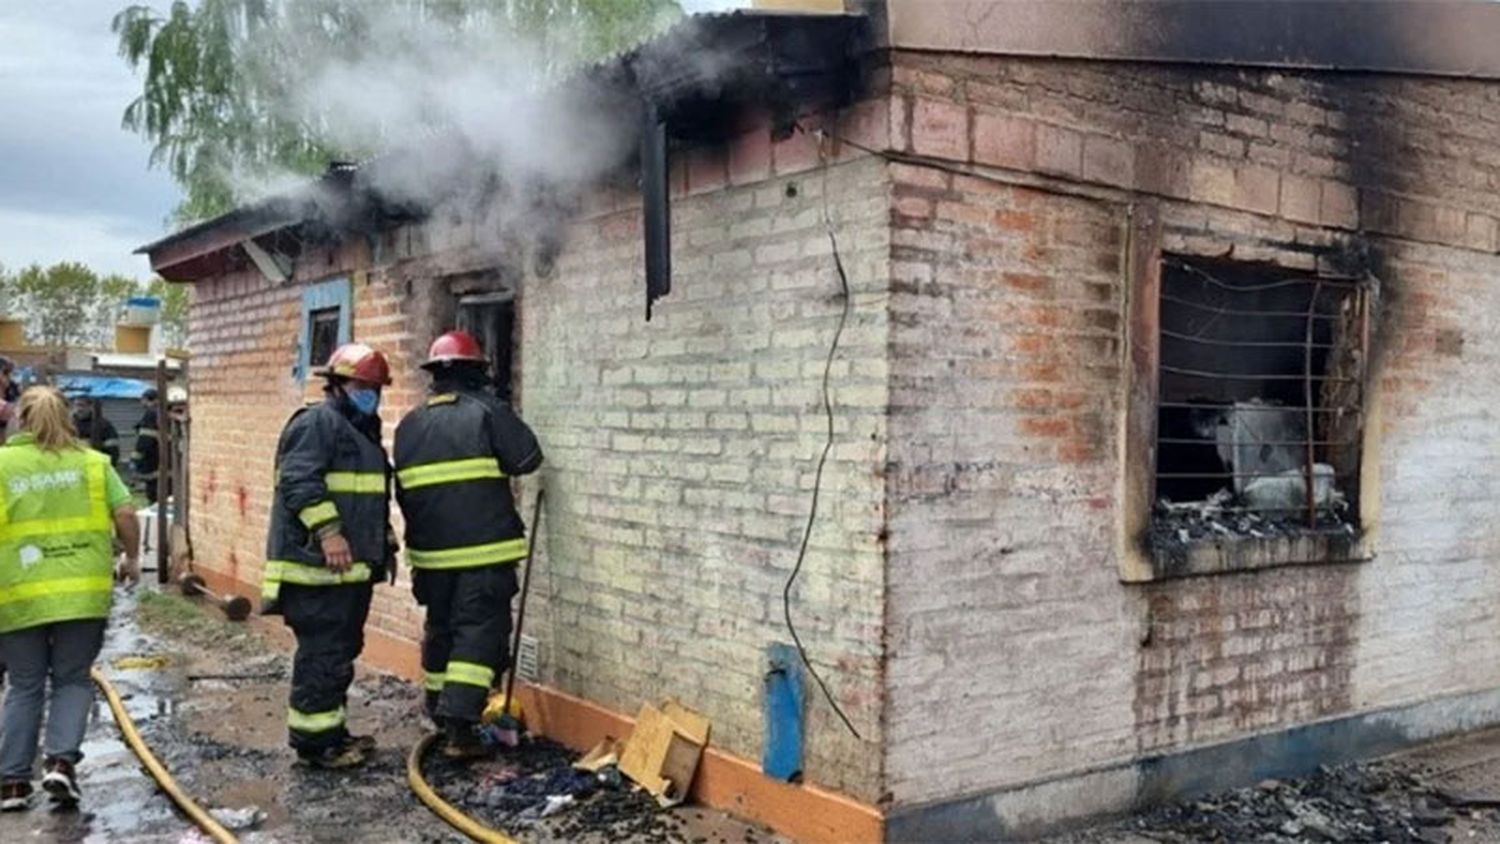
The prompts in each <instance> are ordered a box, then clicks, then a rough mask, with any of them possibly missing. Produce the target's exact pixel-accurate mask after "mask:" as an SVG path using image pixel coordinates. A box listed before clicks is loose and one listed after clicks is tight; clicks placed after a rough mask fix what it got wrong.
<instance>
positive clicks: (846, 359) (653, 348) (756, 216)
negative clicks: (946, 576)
mask: <svg viewBox="0 0 1500 844" xmlns="http://www.w3.org/2000/svg"><path fill="white" fill-rule="evenodd" d="M776 156H777V157H776V159H775V161H776V162H777V164H778V166H777V168H776V169H777V170H778V171H784V170H787V169H790V170H793V171H794V172H795V171H805V170H806V169H807V167H808V166H810V165H811V164H812V163H813V161H815V159H814V158H810V157H809V156H808V155H807V154H806V150H805V149H804V150H797V149H795V148H792V147H788V146H783V147H778V149H777V152H776ZM771 165H772V161H771V148H770V145H769V144H768V143H767V142H766V138H765V137H764V136H763V135H757V136H755V137H751V138H745V139H741V141H740V142H738V143H736V144H735V145H734V146H733V147H732V148H731V149H730V151H729V155H727V156H725V155H723V154H722V151H721V152H720V153H719V154H715V153H714V152H712V151H706V152H701V153H697V154H695V155H693V156H692V157H690V158H689V159H688V160H687V161H686V162H685V163H684V168H685V172H681V173H679V180H680V181H681V180H684V179H685V180H686V181H687V185H686V186H685V187H686V193H687V195H683V196H680V197H679V200H678V202H677V204H676V206H675V208H674V212H673V218H674V220H673V238H674V242H675V243H676V248H675V266H674V279H673V291H672V294H671V295H670V296H668V297H667V298H665V299H663V300H661V301H660V302H658V303H657V305H656V313H655V316H654V318H653V320H652V322H651V323H649V324H647V323H646V322H644V320H643V313H642V311H643V305H644V289H643V285H642V283H641V280H640V266H641V261H642V255H641V243H642V238H641V228H640V210H639V208H638V207H635V206H633V205H632V204H630V202H629V201H628V200H626V201H622V202H620V203H618V204H616V205H615V207H613V208H612V209H608V208H601V209H598V210H596V212H595V213H594V214H593V216H591V218H590V219H588V220H587V221H586V222H584V223H583V224H581V225H580V226H578V227H577V228H576V229H575V231H574V232H573V234H572V236H571V238H570V241H569V243H568V246H567V248H566V250H565V252H564V254H563V257H562V259H561V261H560V263H559V265H558V268H557V272H556V274H555V276H554V277H552V278H547V279H538V278H528V279H527V280H526V281H525V282H524V285H523V289H522V297H523V301H522V307H521V312H522V337H521V340H520V349H521V355H522V362H521V371H522V373H523V375H522V388H523V391H524V396H525V399H524V409H525V412H526V415H527V418H528V420H529V421H530V422H531V424H532V425H533V426H535V427H536V429H537V431H538V433H539V435H540V436H541V438H542V441H543V443H544V447H545V448H546V450H547V454H548V466H547V470H546V472H545V482H546V483H547V485H548V496H549V498H548V510H547V518H548V519H550V522H549V524H548V525H547V528H546V531H545V534H546V537H545V549H546V551H547V556H546V560H545V562H544V563H543V564H542V566H543V570H544V573H543V575H542V577H543V580H542V581H540V584H541V585H542V586H544V588H543V589H542V590H541V593H540V594H539V595H538V596H537V597H538V598H540V599H541V600H540V601H539V605H540V607H541V611H540V612H539V613H538V615H537V616H535V618H536V619H537V621H536V622H535V627H533V630H534V631H535V634H536V635H537V636H538V637H539V638H541V639H542V640H543V642H544V646H545V648H546V656H547V659H546V664H547V679H548V680H549V681H550V682H553V683H555V684H557V685H559V686H561V687H562V688H565V689H568V690H571V691H574V692H577V693H580V694H582V695H584V696H585V697H588V698H590V699H592V700H597V701H600V702H602V703H604V704H605V705H608V706H611V707H614V708H617V709H622V710H627V711H633V710H634V709H635V708H637V707H638V706H639V704H640V703H641V702H642V701H645V700H654V699H657V698H659V697H662V696H664V695H673V696H676V697H678V698H680V699H681V700H683V701H685V702H687V703H689V704H690V705H692V706H695V707H700V708H702V709H703V710H704V711H705V712H706V713H708V714H709V715H710V716H711V717H712V718H713V721H714V726H713V729H714V741H715V743H716V744H719V745H720V746H723V747H726V748H727V749H729V750H730V751H732V752H735V753H738V754H741V755H744V756H747V757H750V758H758V757H759V753H760V747H761V733H762V730H761V714H760V685H761V682H762V678H763V676H764V673H765V670H766V656H765V649H766V646H767V645H768V644H770V643H772V642H785V641H789V639H788V635H787V632H786V629H785V624H784V621H783V617H782V616H783V611H782V603H781V594H782V584H783V583H784V581H785V580H786V578H787V576H788V574H789V572H790V570H791V567H792V565H793V563H794V562H795V560H796V555H797V547H798V543H799V541H800V539H801V535H802V530H803V527H804V524H805V522H806V519H807V514H808V507H809V504H810V495H811V491H812V486H813V478H814V468H815V465H816V461H817V457H818V454H819V452H820V450H821V448H822V446H823V442H824V438H825V430H826V422H825V417H824V414H823V411H822V404H821V394H820V389H819V384H820V380H821V377H822V372H823V366H824V359H825V357H826V354H827V350H828V346H829V343H830V342H831V340H832V337H833V331H834V327H835V325H836V323H837V320H838V314H839V311H840V308H841V306H842V302H841V300H840V297H839V295H838V292H839V282H838V278H837V276H836V274H835V271H834V266H833V260H832V256H831V247H830V243H829V239H828V236H827V232H826V229H825V226H824V224H823V213H824V207H825V203H826V206H827V208H828V209H829V213H830V214H831V215H832V217H833V219H834V221H835V224H836V225H837V227H838V231H839V238H840V242H839V249H840V253H841V255H842V257H843V260H844V262H845V266H846V268H847V269H848V272H849V281H850V284H851V286H852V289H853V291H854V297H853V310H852V314H851V317H850V321H849V324H848V327H847V329H846V330H845V332H844V335H843V340H842V344H841V351H840V353H839V356H838V359H837V360H836V361H835V362H834V365H833V393H832V399H833V405H834V407H835V412H836V419H835V432H836V437H837V442H836V445H835V447H834V449H833V452H832V454H831V456H830V460H829V463H828V468H827V472H826V475H825V477H824V489H823V498H822V502H821V508H820V512H819V519H818V522H817V524H816V526H815V528H814V531H813V533H812V540H811V548H810V551H809V553H808V556H807V560H806V563H805V566H804V569H803V571H802V573H801V577H800V579H799V581H798V585H797V588H796V591H795V593H794V594H795V600H794V603H793V613H794V616H795V618H796V620H797V624H798V628H799V632H800V633H801V635H802V637H803V640H804V642H805V643H806V645H807V647H808V649H809V650H810V652H811V654H812V656H813V660H814V663H815V664H816V665H817V667H818V669H819V670H820V671H821V672H822V673H823V674H824V675H825V676H826V679H827V680H828V681H829V683H830V685H831V687H832V688H833V690H834V694H835V695H836V696H837V698H838V700H839V701H840V704H841V706H842V707H843V708H844V709H845V710H846V711H847V712H848V714H849V715H850V717H851V718H852V719H853V720H854V722H855V724H856V725H857V727H858V728H859V729H860V731H861V732H862V734H863V735H864V737H865V739H866V740H865V741H864V742H859V741H856V740H855V739H853V738H852V737H851V736H849V735H848V733H846V732H845V731H844V728H843V726H842V725H841V724H839V722H838V721H837V720H835V716H834V715H833V713H832V712H831V710H830V709H829V708H828V707H827V705H826V704H824V703H823V702H822V700H821V699H818V698H817V697H816V692H815V691H814V690H813V688H812V686H811V681H809V686H808V689H809V692H808V694H809V698H808V700H809V703H808V706H807V717H808V744H807V755H808V765H807V771H806V773H807V778H808V780H809V781H810V782H816V783H819V784H824V785H828V786H831V787H834V788H838V789H842V790H845V791H847V792H850V793H853V794H856V795H859V796H862V797H865V798H866V799H870V800H873V799H875V797H876V796H877V795H878V790H877V789H878V763H879V754H878V750H877V745H878V741H879V731H880V708H879V707H880V692H881V684H882V676H881V659H880V657H881V652H880V651H881V635H880V634H881V623H882V622H881V613H882V609H883V604H882V594H883V589H884V561H885V555H884V549H883V547H882V544H881V531H882V526H883V524H884V521H885V514H884V510H883V503H884V502H883V489H884V483H883V479H882V477H881V466H882V465H883V462H884V441H885V423H884V413H885V405H886V377H887V373H886V369H885V349H886V330H887V318H886V314H887V307H886V291H885V278H886V261H887V255H888V252H889V247H888V245H887V241H888V234H887V228H886V213H887V212H886V209H887V207H888V202H889V200H888V198H887V197H888V192H887V191H888V189H887V187H886V183H885V179H884V178H883V173H884V165H883V164H882V163H880V162H878V161H875V160H871V159H864V160H861V161H859V162H857V163H851V164H844V165H840V166H837V167H835V168H834V169H832V170H831V171H830V172H829V173H827V174H826V175H825V174H824V173H822V172H811V171H809V172H802V173H800V174H797V175H791V176H781V175H776V176H773V175H772V171H771ZM726 180H728V181H730V182H731V183H733V182H739V181H746V182H748V184H747V185H746V186H745V187H735V188H730V189H725V187H724V185H725V182H726Z"/></svg>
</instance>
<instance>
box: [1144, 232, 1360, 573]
mask: <svg viewBox="0 0 1500 844" xmlns="http://www.w3.org/2000/svg"><path fill="white" fill-rule="evenodd" d="M1160 299H1161V303H1160V307H1161V310H1160V326H1161V328H1160V332H1161V334H1160V361H1161V363H1160V373H1159V379H1160V380H1159V390H1158V397H1159V398H1158V411H1157V412H1158V416H1157V441H1156V445H1157V448H1156V495H1155V500H1156V507H1155V511H1154V513H1153V516H1152V523H1151V532H1150V537H1149V544H1150V547H1151V550H1152V552H1153V555H1154V556H1155V557H1156V558H1157V559H1158V561H1159V562H1163V563H1168V564H1171V563H1181V562H1182V558H1183V557H1184V556H1185V555H1186V553H1187V552H1188V550H1189V549H1191V548H1192V547H1193V546H1194V545H1201V544H1205V543H1217V544H1220V545H1223V544H1225V543H1235V542H1247V543H1254V542H1257V541H1260V540H1277V539H1294V538H1299V537H1309V536H1322V537H1324V538H1326V539H1331V540H1334V541H1333V542H1331V543H1330V542H1325V543H1322V544H1318V545H1316V546H1309V547H1317V548H1320V549H1330V548H1331V549H1335V550H1336V549H1338V548H1347V547H1348V546H1349V545H1351V544H1352V540H1353V538H1354V537H1355V536H1357V534H1358V527H1359V525H1358V516H1357V514H1358V507H1357V502H1356V501H1355V497H1356V496H1357V494H1358V487H1359V483H1358V479H1359V456H1360V441H1361V429H1362V421H1363V420H1362V412H1361V406H1360V404H1361V399H1362V392H1363V391H1362V382H1363V378H1364V361H1365V359H1366V353H1365V352H1366V347H1367V345H1368V324H1369V322H1368V310H1369V295H1368V290H1367V288H1366V285H1364V284H1363V283H1362V282H1360V281H1359V280H1355V279H1346V278H1327V277H1319V276H1313V275H1306V274H1302V275H1299V274H1297V273H1294V272H1290V271H1288V270H1285V269H1283V268H1279V267H1274V266H1269V265H1262V264H1248V263H1242V262H1230V261H1209V260H1203V259H1197V258H1194V259H1188V258H1181V257H1176V256H1166V257H1164V258H1163V261H1162V267H1161V296H1160ZM1280 562H1311V560H1291V559H1287V560H1281V561H1280ZM1169 567H1170V565H1169Z"/></svg>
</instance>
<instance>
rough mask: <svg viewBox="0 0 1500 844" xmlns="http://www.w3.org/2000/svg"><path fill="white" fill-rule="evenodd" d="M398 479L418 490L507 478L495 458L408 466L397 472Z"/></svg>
mask: <svg viewBox="0 0 1500 844" xmlns="http://www.w3.org/2000/svg"><path fill="white" fill-rule="evenodd" d="M396 477H397V478H398V479H399V480H400V481H401V485H402V486H403V487H405V488H407V489H416V488H418V487H424V486H434V485H436V484H452V483H458V482H460V481H480V480H487V479H492V478H493V479H496V480H499V479H502V478H504V477H505V473H504V472H502V471H500V462H499V461H498V460H496V459H495V458H493V457H470V458H467V459H464V460H441V461H438V462H436V463H422V464H420V465H417V466H408V467H406V468H405V469H401V470H399V471H397V472H396Z"/></svg>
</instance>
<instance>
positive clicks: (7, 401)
mask: <svg viewBox="0 0 1500 844" xmlns="http://www.w3.org/2000/svg"><path fill="white" fill-rule="evenodd" d="M20 398H21V385H19V384H17V383H16V366H15V364H13V363H11V362H10V360H9V359H8V358H3V357H0V444H3V443H4V442H5V438H6V437H7V436H9V435H10V434H12V433H14V431H15V428H16V426H17V425H18V424H20V423H19V420H17V419H16V402H17V401H18V400H19V399H20Z"/></svg>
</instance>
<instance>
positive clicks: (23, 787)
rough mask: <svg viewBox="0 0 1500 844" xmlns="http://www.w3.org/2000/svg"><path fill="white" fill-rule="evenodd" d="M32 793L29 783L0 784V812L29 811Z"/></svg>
mask: <svg viewBox="0 0 1500 844" xmlns="http://www.w3.org/2000/svg"><path fill="white" fill-rule="evenodd" d="M33 793H34V791H33V790H32V788H31V783H29V782H7V783H0V812H22V811H25V810H27V809H30V808H31V795H32V794H33Z"/></svg>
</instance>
